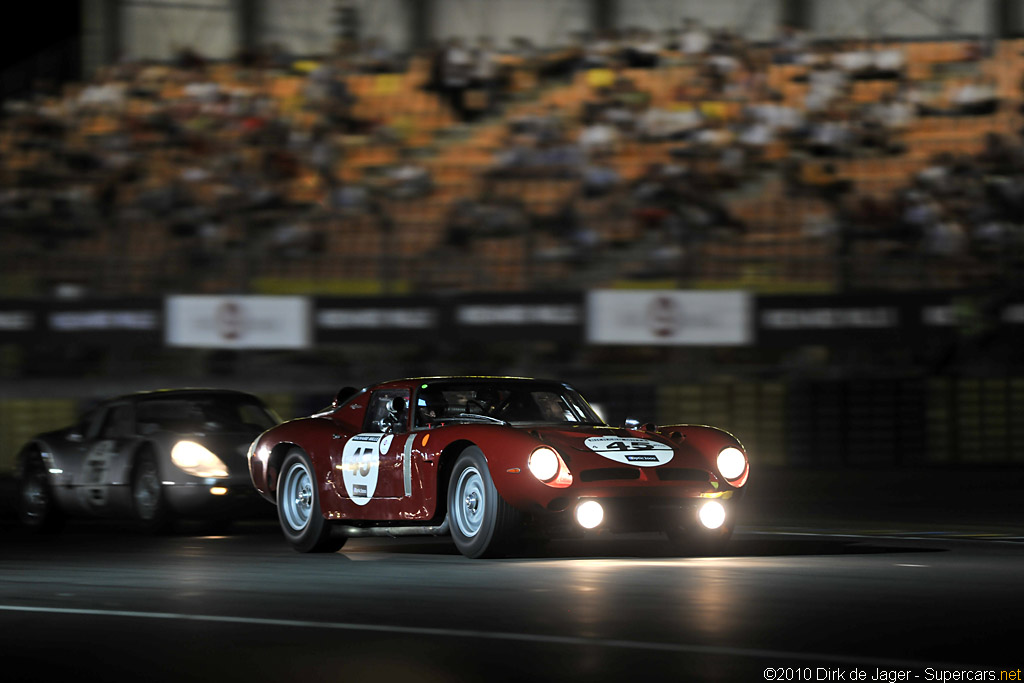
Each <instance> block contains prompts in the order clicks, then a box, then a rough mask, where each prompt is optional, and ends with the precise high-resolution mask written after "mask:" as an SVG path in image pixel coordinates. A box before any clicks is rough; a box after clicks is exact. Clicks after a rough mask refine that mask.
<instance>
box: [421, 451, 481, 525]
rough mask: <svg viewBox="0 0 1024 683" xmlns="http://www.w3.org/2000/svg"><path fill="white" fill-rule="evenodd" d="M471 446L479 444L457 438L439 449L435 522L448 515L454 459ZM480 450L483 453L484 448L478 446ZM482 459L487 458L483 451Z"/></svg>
mask: <svg viewBox="0 0 1024 683" xmlns="http://www.w3.org/2000/svg"><path fill="white" fill-rule="evenodd" d="M473 447H476V448H480V445H479V444H477V443H475V442H473V441H470V440H469V439H458V440H456V441H453V442H451V443H450V444H448V445H447V446H445V447H444V448H443V449H442V450H441V454H440V456H439V457H438V463H437V512H436V513H435V515H434V521H435V522H437V523H440V522H441V521H442V520H444V519H445V518H446V517H447V516H448V484H449V483H450V482H449V480H450V479H451V475H452V469H453V468H454V467H455V461H456V460H458V459H459V456H460V455H462V453H463V452H464V451H465V450H466V449H467V448H473ZM480 452H481V453H484V449H483V448H480ZM484 460H487V453H484Z"/></svg>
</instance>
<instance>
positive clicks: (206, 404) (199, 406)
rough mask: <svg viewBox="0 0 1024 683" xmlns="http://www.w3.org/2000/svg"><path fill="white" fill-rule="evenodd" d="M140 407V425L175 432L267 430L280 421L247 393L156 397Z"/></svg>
mask: <svg viewBox="0 0 1024 683" xmlns="http://www.w3.org/2000/svg"><path fill="white" fill-rule="evenodd" d="M136 411H137V412H136V420H137V422H138V423H139V424H140V425H149V426H151V427H156V428H158V429H163V430H167V431H172V432H187V431H198V430H204V429H219V430H224V431H239V430H241V431H263V430H266V429H269V428H270V427H273V426H274V425H276V424H277V423H278V422H280V419H279V418H278V417H277V415H275V414H274V413H273V412H272V411H271V410H270V409H269V408H267V407H266V406H264V405H263V404H262V403H259V402H257V401H256V400H254V399H250V398H247V397H244V396H238V397H236V396H209V397H205V396H204V397H188V398H183V397H174V398H170V397H168V398H155V399H149V400H146V401H140V402H139V404H138V406H137V408H136Z"/></svg>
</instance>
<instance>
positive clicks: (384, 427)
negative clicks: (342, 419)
mask: <svg viewBox="0 0 1024 683" xmlns="http://www.w3.org/2000/svg"><path fill="white" fill-rule="evenodd" d="M396 398H397V399H401V401H400V403H401V405H400V406H399V410H395V399H396ZM408 428H409V390H408V389H387V390H381V391H375V392H373V394H372V395H371V396H370V404H369V405H368V406H367V407H366V421H365V422H364V424H363V430H364V431H367V432H404V431H407V430H408Z"/></svg>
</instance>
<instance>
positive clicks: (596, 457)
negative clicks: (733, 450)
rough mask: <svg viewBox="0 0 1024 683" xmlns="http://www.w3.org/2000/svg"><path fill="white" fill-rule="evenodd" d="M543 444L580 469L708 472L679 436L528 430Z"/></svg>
mask: <svg viewBox="0 0 1024 683" xmlns="http://www.w3.org/2000/svg"><path fill="white" fill-rule="evenodd" d="M529 431H530V432H532V433H534V434H535V435H536V436H537V438H538V439H540V440H541V441H543V442H544V443H547V444H550V445H552V446H554V447H555V448H556V449H557V450H558V451H559V452H560V453H561V454H562V455H563V456H564V457H565V458H566V459H567V460H568V461H570V462H567V463H566V464H568V465H569V469H571V470H572V469H578V468H579V467H614V466H615V465H616V464H619V465H627V466H631V467H660V466H665V465H669V466H673V467H688V468H699V469H710V461H709V459H708V458H706V457H705V456H704V455H703V454H702V453H701V452H700V450H698V449H697V448H695V447H694V446H692V445H691V444H688V443H687V442H686V439H685V437H684V436H682V435H678V436H677V437H676V438H671V437H668V436H665V435H663V434H659V433H656V432H648V431H644V430H639V429H626V428H623V427H600V426H587V427H571V428H568V429H566V428H561V427H551V426H543V427H531V428H529Z"/></svg>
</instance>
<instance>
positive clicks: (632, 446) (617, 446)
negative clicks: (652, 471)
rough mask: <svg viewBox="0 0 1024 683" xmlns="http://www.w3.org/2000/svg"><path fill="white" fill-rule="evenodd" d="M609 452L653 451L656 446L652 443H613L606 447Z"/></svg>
mask: <svg viewBox="0 0 1024 683" xmlns="http://www.w3.org/2000/svg"><path fill="white" fill-rule="evenodd" d="M604 449H605V450H609V451H653V450H654V444H653V443H651V442H650V441H612V442H611V443H607V444H605V445H604Z"/></svg>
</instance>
